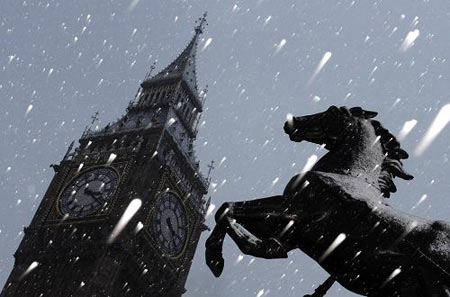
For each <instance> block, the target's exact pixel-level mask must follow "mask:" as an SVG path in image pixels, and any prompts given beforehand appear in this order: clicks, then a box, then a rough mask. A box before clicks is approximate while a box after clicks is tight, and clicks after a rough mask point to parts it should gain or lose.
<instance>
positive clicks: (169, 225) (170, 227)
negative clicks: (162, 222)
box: [166, 217, 176, 240]
mask: <svg viewBox="0 0 450 297" xmlns="http://www.w3.org/2000/svg"><path fill="white" fill-rule="evenodd" d="M166 223H167V226H168V227H169V231H170V233H172V240H174V239H175V237H176V233H175V230H173V226H172V221H171V220H170V217H168V218H167V219H166Z"/></svg>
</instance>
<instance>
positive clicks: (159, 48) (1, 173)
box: [0, 0, 450, 297]
mask: <svg viewBox="0 0 450 297" xmlns="http://www.w3.org/2000/svg"><path fill="white" fill-rule="evenodd" d="M133 4H136V5H135V7H134V9H131V8H132V6H133ZM205 10H207V11H208V14H209V15H208V22H209V27H208V28H207V30H206V32H205V34H204V36H203V37H204V40H203V42H202V43H201V44H200V48H199V54H198V64H197V73H198V80H199V85H200V86H204V85H206V84H208V85H209V93H208V99H207V103H206V106H207V108H206V110H205V112H204V117H203V120H204V121H205V124H204V125H202V127H201V129H200V133H199V137H198V140H197V155H198V157H199V159H200V160H201V161H202V167H203V168H205V167H206V166H205V165H206V164H207V163H208V162H209V161H210V160H215V161H216V163H219V162H220V161H221V160H224V161H223V162H222V165H220V166H218V167H217V168H216V170H215V171H214V173H213V182H214V183H215V184H217V186H216V188H215V189H214V190H213V191H211V195H212V199H213V203H214V204H216V205H220V204H221V203H222V202H224V201H234V200H246V199H250V198H256V197H263V196H269V195H272V194H276V193H280V192H281V191H282V189H283V187H284V185H285V184H286V183H287V182H288V180H289V178H290V177H291V176H292V175H294V174H295V173H296V172H298V171H300V170H301V169H302V167H303V165H304V164H305V162H306V160H307V158H308V157H309V156H310V155H311V154H314V153H316V154H322V153H323V152H322V151H317V150H318V147H317V146H315V145H312V144H307V143H300V144H295V143H292V142H289V140H288V138H287V137H286V136H285V135H284V133H283V131H282V125H283V122H284V121H285V118H286V114H287V113H293V114H294V115H303V114H309V113H313V112H318V111H323V110H325V109H326V108H327V107H328V106H329V105H331V104H335V105H347V106H356V105H361V106H363V107H365V108H367V109H372V110H376V111H379V112H380V116H379V119H380V121H381V122H382V123H383V124H384V125H385V126H386V127H387V128H389V129H391V131H392V132H393V133H395V134H396V133H398V132H399V131H400V129H401V127H402V126H403V124H404V122H405V121H408V120H411V119H416V120H417V121H418V123H417V125H416V127H415V128H414V129H413V130H412V132H411V133H410V134H409V135H408V136H407V138H406V139H405V140H404V141H403V143H402V145H403V147H404V148H405V149H406V150H408V151H410V152H411V158H410V159H409V160H407V161H405V167H406V168H407V169H408V170H409V171H410V172H411V173H412V174H413V175H414V176H415V179H414V180H412V181H411V182H405V181H400V180H399V181H397V185H398V188H399V192H398V193H397V194H395V195H394V197H393V199H392V205H394V206H395V207H397V208H398V209H401V210H403V211H407V212H411V213H413V214H416V215H420V216H423V217H427V218H435V219H444V220H450V204H449V203H448V202H449V200H448V199H449V192H450V185H449V182H448V177H449V176H450V166H449V153H450V137H449V135H450V133H449V131H450V130H449V127H447V128H446V129H445V130H444V131H443V132H442V133H441V134H440V135H439V136H438V138H437V139H436V140H435V141H434V142H433V143H432V145H431V146H430V147H429V148H428V150H426V151H425V153H424V154H423V155H421V156H420V157H417V156H415V155H414V154H413V153H412V152H413V151H414V149H415V147H416V146H417V143H418V142H419V141H420V140H421V139H422V138H423V135H424V133H425V131H426V129H427V128H428V127H429V125H430V123H431V122H432V120H433V119H434V117H435V116H436V114H437V112H438V110H439V109H440V108H441V107H442V106H444V105H445V104H448V103H449V102H450V88H449V85H450V67H449V55H450V35H449V34H448V28H449V27H450V2H447V1H432V0H429V1H418V0H397V1H373V0H371V1H344V0H342V1H331V0H309V1H307V0H302V1H299V0H296V1H288V0H286V1H268V0H259V1H213V0H204V1H200V0H198V1H174V0H172V1H171V0H164V1H150V0H141V1H139V2H137V1H88V0H79V1H59V0H55V1H45V0H44V1H29V0H25V1H15V0H3V1H2V3H1V4H0V127H1V137H2V140H1V141H0V154H1V158H0V189H1V192H2V195H1V201H0V202H1V208H0V243H1V244H0V284H1V285H3V283H4V282H5V280H6V278H7V276H8V274H9V272H10V269H11V267H12V264H13V256H12V255H13V253H14V251H15V250H16V248H17V246H18V244H19V242H20V240H21V238H22V233H21V230H23V227H24V226H26V225H28V223H29V222H30V219H31V217H32V215H33V213H34V212H35V210H36V207H37V206H38V204H39V202H40V199H41V198H42V196H43V194H44V192H45V190H46V188H47V186H48V184H49V182H50V180H51V178H52V176H53V172H52V170H51V169H50V168H49V167H48V166H49V164H51V163H56V162H59V160H60V159H61V158H62V156H63V154H64V152H65V151H66V149H67V146H68V145H69V143H70V142H71V141H72V140H73V139H78V138H79V137H80V135H81V133H82V131H83V129H84V127H85V126H86V124H87V123H88V122H89V119H90V116H91V115H92V114H93V113H94V112H95V111H97V110H98V111H99V112H100V123H101V125H105V124H106V123H107V122H109V121H112V120H114V119H116V118H117V117H118V116H120V115H121V114H122V113H123V112H124V110H125V107H126V105H127V103H128V101H129V100H131V99H132V98H133V97H134V94H135V92H136V90H137V88H138V85H139V82H140V80H141V79H142V78H143V77H144V75H145V73H146V72H147V71H148V70H149V67H150V65H151V63H152V62H153V61H154V60H155V59H157V60H158V64H157V70H160V69H161V68H162V67H164V66H165V65H167V64H168V63H170V62H171V60H172V59H173V58H175V57H176V56H177V55H178V53H179V52H180V51H181V50H182V49H183V48H184V47H185V46H186V45H187V43H188V41H189V40H190V39H191V36H192V34H193V26H194V21H195V20H196V19H197V18H198V17H199V16H200V15H201V14H202V13H203V11H205ZM415 29H418V30H419V32H420V35H419V37H418V38H417V39H416V41H415V42H414V44H413V45H412V47H411V48H410V49H409V50H407V51H406V52H404V53H403V52H400V51H399V48H400V46H401V44H402V42H403V40H404V39H405V37H406V35H407V33H408V32H410V31H414V30H415ZM209 38H211V43H210V45H209V46H208V47H207V48H206V49H205V50H202V48H203V47H204V45H205V41H206V40H207V39H209ZM282 40H285V41H282ZM283 44H284V46H283ZM277 49H279V50H277ZM326 52H331V53H332V55H331V58H330V60H329V61H328V63H327V64H326V65H325V66H324V67H323V69H322V71H321V72H320V73H319V74H318V75H317V76H316V78H315V80H313V81H312V83H311V84H310V85H308V81H309V80H310V79H311V76H312V75H313V73H314V71H315V69H316V67H317V65H318V64H319V62H320V60H321V59H322V57H323V55H324V54H325V53H326ZM395 102H397V103H396V104H394V103H395ZM31 105H32V108H31V110H30V111H29V112H28V113H27V114H26V112H27V110H28V109H29V106H31ZM276 178H278V179H279V181H278V182H277V183H275V184H274V185H273V181H274V180H275V179H276ZM423 194H427V199H426V200H425V201H424V202H423V203H422V204H421V205H419V206H418V207H417V208H415V209H414V210H412V211H410V209H411V207H412V206H414V205H415V204H416V203H417V202H418V200H419V199H420V197H421V196H422V195H423ZM208 224H209V225H210V226H212V225H213V222H212V220H211V218H209V219H208ZM205 237H206V234H204V235H203V237H202V240H201V242H200V244H199V249H198V251H197V254H196V257H195V262H194V265H193V268H192V270H191V274H190V276H189V279H188V284H187V289H188V293H187V294H186V296H188V297H191V296H192V297H193V296H196V297H200V296H217V297H219V296H233V295H234V296H240V297H247V296H248V297H251V296H257V295H258V293H259V292H260V290H264V291H263V293H260V294H262V296H286V297H287V296H302V294H305V293H310V292H312V287H313V286H314V285H317V284H318V283H320V282H321V281H323V280H324V279H325V278H326V277H327V275H326V273H325V272H324V271H323V270H322V269H321V268H320V267H319V266H318V265H317V264H315V263H314V262H313V261H311V260H310V259H309V258H307V257H306V256H305V255H304V254H302V252H301V251H294V252H292V253H291V254H290V257H289V259H287V260H260V259H255V260H254V259H252V258H251V257H248V256H244V257H243V258H242V259H241V258H240V257H239V256H240V255H241V253H240V252H239V250H238V249H237V248H236V247H235V246H234V244H232V243H231V242H230V241H227V242H226V244H225V259H226V266H225V271H224V274H223V276H222V277H221V278H220V279H215V278H214V277H213V276H212V274H211V273H210V272H209V271H208V270H207V268H206V266H205V264H204V261H203V258H204V256H203V253H204V249H203V244H204V239H205ZM238 260H240V261H238ZM327 296H330V297H332V296H355V295H354V294H351V293H349V292H348V291H346V290H345V289H343V288H342V287H340V286H338V285H335V286H334V287H333V288H332V289H331V290H330V293H329V295H327Z"/></svg>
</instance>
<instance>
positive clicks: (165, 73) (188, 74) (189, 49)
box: [142, 12, 207, 99]
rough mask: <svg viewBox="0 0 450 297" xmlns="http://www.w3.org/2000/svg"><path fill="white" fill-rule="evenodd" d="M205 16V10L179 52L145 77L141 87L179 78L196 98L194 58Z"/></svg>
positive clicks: (204, 24)
mask: <svg viewBox="0 0 450 297" xmlns="http://www.w3.org/2000/svg"><path fill="white" fill-rule="evenodd" d="M206 16H207V13H206V12H205V13H204V14H203V15H202V16H201V17H200V18H199V19H198V20H197V21H196V22H195V23H196V24H197V25H196V27H195V28H194V31H195V34H194V36H193V37H192V39H191V41H190V42H189V44H188V45H187V46H186V48H185V49H184V50H183V51H182V52H181V54H180V55H179V56H178V57H177V58H176V59H175V60H174V61H173V62H172V63H170V64H169V65H168V66H167V67H166V68H164V69H163V70H161V71H160V72H159V73H158V74H156V75H155V76H153V77H148V78H147V79H145V80H144V82H143V83H142V87H143V88H146V87H150V86H151V85H153V84H158V83H160V82H161V81H163V80H164V81H168V80H177V79H181V80H182V81H183V82H184V83H185V84H186V85H187V87H188V89H189V90H190V91H191V93H192V95H193V96H194V97H195V98H197V99H198V97H199V96H198V88H197V75H196V70H195V68H196V67H195V60H196V52H197V45H198V42H199V39H200V35H201V34H202V33H203V30H204V29H205V27H206V25H207V22H206Z"/></svg>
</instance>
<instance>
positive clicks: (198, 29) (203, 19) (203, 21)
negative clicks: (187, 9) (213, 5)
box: [195, 11, 208, 34]
mask: <svg viewBox="0 0 450 297" xmlns="http://www.w3.org/2000/svg"><path fill="white" fill-rule="evenodd" d="M207 15H208V12H206V11H205V12H204V13H203V16H202V17H200V18H198V21H195V23H198V25H197V27H195V32H196V33H198V34H202V33H203V29H205V27H206V26H208V23H207V22H206V16H207Z"/></svg>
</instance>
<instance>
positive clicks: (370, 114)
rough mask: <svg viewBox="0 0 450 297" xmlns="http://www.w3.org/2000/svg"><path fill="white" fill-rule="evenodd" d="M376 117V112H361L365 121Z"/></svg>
mask: <svg viewBox="0 0 450 297" xmlns="http://www.w3.org/2000/svg"><path fill="white" fill-rule="evenodd" d="M377 115H378V112H376V111H370V110H363V117H365V118H366V119H371V118H374V117H376V116H377Z"/></svg>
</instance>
